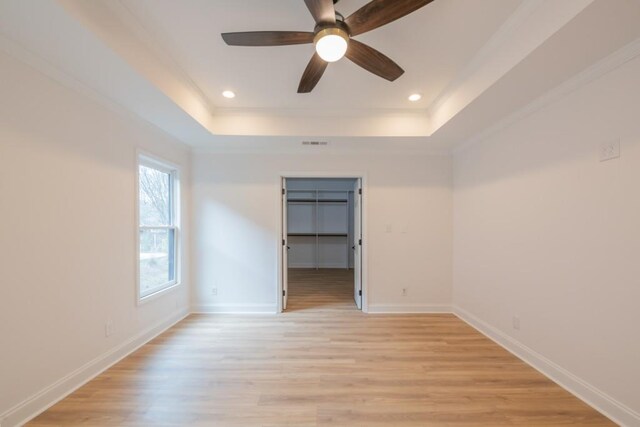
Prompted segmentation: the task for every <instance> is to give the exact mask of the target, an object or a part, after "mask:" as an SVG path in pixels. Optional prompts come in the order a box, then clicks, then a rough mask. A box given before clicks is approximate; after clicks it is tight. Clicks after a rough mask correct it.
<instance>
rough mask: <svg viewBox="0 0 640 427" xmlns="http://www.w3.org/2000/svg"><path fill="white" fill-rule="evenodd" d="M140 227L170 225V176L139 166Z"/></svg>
mask: <svg viewBox="0 0 640 427" xmlns="http://www.w3.org/2000/svg"><path fill="white" fill-rule="evenodd" d="M139 186H140V195H139V197H140V225H147V226H154V225H171V220H172V219H171V203H172V200H171V175H170V174H168V173H166V172H162V171H159V170H157V169H154V168H151V167H148V166H143V165H140V185H139Z"/></svg>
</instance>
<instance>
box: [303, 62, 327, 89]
mask: <svg viewBox="0 0 640 427" xmlns="http://www.w3.org/2000/svg"><path fill="white" fill-rule="evenodd" d="M327 65H329V63H328V62H325V61H324V60H323V59H322V58H320V55H318V54H317V53H315V54H314V55H313V57H312V58H311V61H309V64H308V65H307V68H306V69H305V70H304V73H303V74H302V79H300V85H299V86H298V93H309V92H311V91H312V90H313V88H314V87H316V85H317V84H318V82H319V81H320V78H321V77H322V75H323V74H324V70H326V69H327Z"/></svg>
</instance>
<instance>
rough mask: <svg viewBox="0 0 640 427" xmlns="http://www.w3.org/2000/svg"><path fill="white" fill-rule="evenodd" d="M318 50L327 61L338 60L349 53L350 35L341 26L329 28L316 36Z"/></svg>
mask: <svg viewBox="0 0 640 427" xmlns="http://www.w3.org/2000/svg"><path fill="white" fill-rule="evenodd" d="M314 42H315V45H316V52H317V53H318V55H319V56H320V58H322V59H323V60H324V61H326V62H336V61H338V60H340V59H342V57H343V56H344V55H345V54H346V53H347V48H348V47H349V36H348V35H347V33H346V32H345V31H344V30H342V29H339V28H327V29H325V30H322V31H320V32H319V33H318V34H317V35H316V37H315V40H314Z"/></svg>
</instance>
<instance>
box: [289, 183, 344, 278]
mask: <svg viewBox="0 0 640 427" xmlns="http://www.w3.org/2000/svg"><path fill="white" fill-rule="evenodd" d="M354 186H355V180H354V179H329V178H327V179H307V178H304V179H303V178H290V179H287V228H288V230H287V231H288V245H289V247H290V249H289V256H288V258H289V268H353V250H352V249H351V246H352V245H353V190H354Z"/></svg>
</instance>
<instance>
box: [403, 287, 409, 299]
mask: <svg viewBox="0 0 640 427" xmlns="http://www.w3.org/2000/svg"><path fill="white" fill-rule="evenodd" d="M407 294H408V290H407V288H402V296H403V297H406V296H407Z"/></svg>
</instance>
